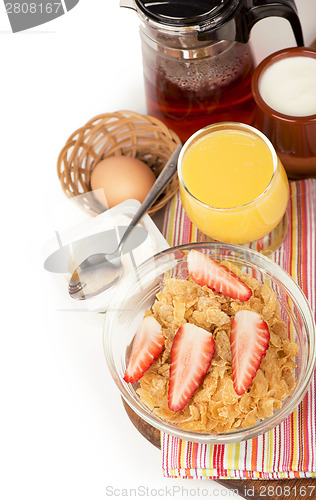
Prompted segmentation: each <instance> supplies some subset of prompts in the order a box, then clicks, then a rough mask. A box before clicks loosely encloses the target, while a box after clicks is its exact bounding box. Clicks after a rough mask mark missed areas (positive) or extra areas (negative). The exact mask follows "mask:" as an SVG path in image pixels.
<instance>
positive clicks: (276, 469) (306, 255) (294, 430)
mask: <svg viewBox="0 0 316 500" xmlns="http://www.w3.org/2000/svg"><path fill="white" fill-rule="evenodd" d="M287 213H288V217H289V230H288V233H287V236H286V238H285V240H284V242H283V244H282V246H281V247H280V248H279V249H278V250H277V251H276V252H275V253H274V254H273V256H272V259H273V260H274V261H275V262H277V263H278V264H279V265H280V266H281V267H282V268H283V269H285V270H286V271H287V272H288V273H290V274H291V275H292V277H293V278H294V279H295V280H296V282H297V283H298V284H299V285H300V287H301V288H302V290H303V291H304V293H305V295H306V296H307V298H308V300H309V302H310V304H311V307H312V309H313V311H314V312H315V311H316V179H307V180H304V181H295V182H292V183H290V202H289V205H288V212H287ZM163 234H164V236H165V238H166V239H167V241H168V243H169V244H170V245H172V246H174V245H179V244H182V243H189V242H194V241H205V236H204V235H203V234H202V233H200V231H199V230H198V229H197V228H196V227H195V226H193V224H192V223H191V222H190V220H189V219H188V217H187V216H186V214H185V212H184V210H183V208H182V205H181V202H180V198H179V194H177V195H175V196H174V197H173V199H172V200H171V201H170V202H169V206H168V207H167V210H166V212H165V217H164V223H163ZM161 441H162V467H163V473H164V476H165V477H180V478H181V477H182V478H195V479H202V478H217V479H219V478H222V479H233V478H238V479H240V478H241V479H249V478H262V479H282V478H300V477H303V478H304V477H316V375H315V374H314V379H313V381H312V384H311V386H310V389H309V391H308V393H307V394H306V396H305V398H304V400H303V401H302V403H301V405H300V406H299V407H298V408H297V409H296V410H295V411H294V413H293V414H292V415H291V416H290V417H288V418H287V419H286V420H285V421H284V422H282V423H281V424H280V425H279V426H278V427H276V428H275V429H272V430H271V431H270V432H267V433H266V434H264V435H262V436H259V437H257V438H254V439H251V440H248V441H243V442H241V443H236V444H228V445H205V444H197V443H191V442H187V441H183V440H181V439H178V438H175V437H173V436H169V435H167V434H162V436H161Z"/></svg>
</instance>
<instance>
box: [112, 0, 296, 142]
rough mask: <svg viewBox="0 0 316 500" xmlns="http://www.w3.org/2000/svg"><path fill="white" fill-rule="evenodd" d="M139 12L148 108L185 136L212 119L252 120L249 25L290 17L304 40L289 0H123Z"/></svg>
mask: <svg viewBox="0 0 316 500" xmlns="http://www.w3.org/2000/svg"><path fill="white" fill-rule="evenodd" d="M121 6H123V7H129V8H132V9H134V10H136V12H137V14H138V16H139V18H140V36H141V41H142V56H143V71H144V83H145V94H146V102H147V111H148V113H149V114H150V115H152V116H155V117H157V118H159V119H160V120H161V121H163V122H164V123H166V125H167V126H168V127H169V128H171V129H172V130H174V131H175V132H176V133H177V134H178V135H179V137H180V138H181V140H182V141H185V140H186V139H188V137H190V136H191V135H192V134H193V133H194V132H195V131H197V130H199V129H200V128H202V127H205V126H207V125H209V124H211V123H215V122H221V121H239V122H243V123H247V124H252V123H253V121H254V108H255V104H254V101H253V99H252V95H251V78H252V74H253V70H254V61H253V57H252V54H251V50H250V47H249V44H248V40H249V34H250V30H251V28H252V26H253V25H254V24H255V23H256V22H257V21H259V20H260V19H262V18H264V17H268V16H281V17H284V18H286V19H288V20H289V22H290V23H291V26H292V29H293V32H294V34H295V37H296V41H297V44H298V45H303V44H304V42H303V35H302V29H301V25H300V21H299V18H298V15H297V12H296V7H295V3H294V1H293V0H281V1H274V2H270V1H267V0H258V1H256V0H241V1H240V0H220V1H218V0H217V1H214V0H196V1H195V2H194V3H193V1H192V0H165V1H163V0H161V1H159V0H158V1H155V2H153V1H146V0H121Z"/></svg>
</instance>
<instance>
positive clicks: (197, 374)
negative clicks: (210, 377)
mask: <svg viewBox="0 0 316 500" xmlns="http://www.w3.org/2000/svg"><path fill="white" fill-rule="evenodd" d="M214 351H215V342H214V339H213V337H212V334H211V333H209V332H207V331H206V330H204V329H203V328H200V327H198V326H195V325H193V324H191V323H186V324H184V325H183V326H181V327H180V328H179V330H178V331H177V333H176V335H175V337H174V340H173V344H172V348H171V353H170V381H169V391H168V406H169V409H170V410H173V411H179V410H182V409H183V408H184V407H185V405H186V403H187V401H188V400H189V399H190V398H191V396H192V394H193V393H194V392H195V391H196V389H197V388H198V387H199V385H200V383H201V382H202V380H203V378H204V376H205V375H206V373H207V371H208V369H209V366H210V364H211V361H212V357H213V354H214Z"/></svg>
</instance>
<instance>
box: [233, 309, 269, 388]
mask: <svg viewBox="0 0 316 500" xmlns="http://www.w3.org/2000/svg"><path fill="white" fill-rule="evenodd" d="M269 340H270V333H269V327H268V325H267V323H266V322H265V321H264V320H263V318H262V317H261V316H260V314H258V313H256V312H255V311H247V310H242V311H238V312H237V313H236V315H235V316H234V318H233V320H232V322H231V331H230V344H231V351H232V372H233V373H232V377H233V383H234V388H235V391H236V393H237V394H239V395H240V396H241V395H242V394H244V392H246V390H247V389H249V387H250V385H251V382H252V380H253V378H254V376H255V375H256V373H257V370H258V368H259V366H260V363H261V360H262V358H264V356H265V355H266V351H267V349H268V347H269Z"/></svg>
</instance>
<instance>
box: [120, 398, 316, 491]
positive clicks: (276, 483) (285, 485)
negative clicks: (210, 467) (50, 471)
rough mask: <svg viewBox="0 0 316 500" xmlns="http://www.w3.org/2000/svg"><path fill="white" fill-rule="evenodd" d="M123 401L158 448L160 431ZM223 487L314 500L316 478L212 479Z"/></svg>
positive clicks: (144, 434) (131, 417)
mask: <svg viewBox="0 0 316 500" xmlns="http://www.w3.org/2000/svg"><path fill="white" fill-rule="evenodd" d="M122 401H123V405H124V408H125V411H126V413H127V415H128V417H129V419H130V420H131V422H132V423H133V425H134V426H135V427H136V429H137V430H138V431H139V432H140V434H141V435H142V436H143V437H144V438H146V439H147V440H148V441H149V442H150V443H152V444H153V445H154V446H156V447H157V448H160V447H161V445H160V431H159V430H158V429H155V428H154V427H152V426H151V425H149V424H147V422H145V421H144V420H143V419H142V418H140V417H139V416H138V415H137V414H136V413H135V412H134V411H133V410H132V409H131V408H130V407H129V406H128V404H127V403H126V402H125V401H124V400H122ZM214 481H216V482H217V483H218V484H221V485H222V486H224V487H225V488H228V489H231V490H233V491H236V492H238V494H239V495H240V496H241V497H243V498H246V499H252V500H264V499H269V500H295V499H300V500H316V479H273V480H259V479H214ZM231 498H233V497H231Z"/></svg>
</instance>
